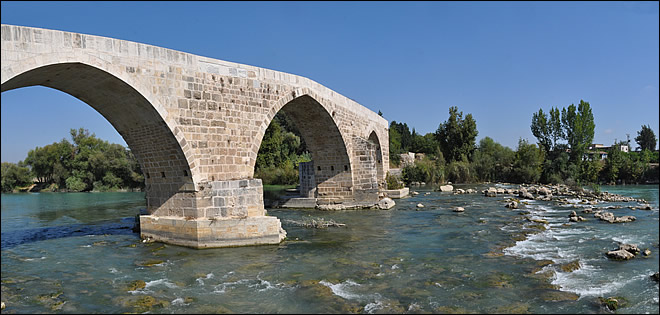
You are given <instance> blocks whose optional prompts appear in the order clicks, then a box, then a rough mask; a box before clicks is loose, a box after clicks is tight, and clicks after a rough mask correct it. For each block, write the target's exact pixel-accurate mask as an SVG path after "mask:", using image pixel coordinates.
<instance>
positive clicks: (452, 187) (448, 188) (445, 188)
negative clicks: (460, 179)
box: [440, 185, 454, 192]
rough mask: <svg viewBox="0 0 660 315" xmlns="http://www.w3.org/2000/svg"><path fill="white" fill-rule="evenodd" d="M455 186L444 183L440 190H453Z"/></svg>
mask: <svg viewBox="0 0 660 315" xmlns="http://www.w3.org/2000/svg"><path fill="white" fill-rule="evenodd" d="M453 190H454V186H452V185H442V186H440V191H442V192H445V191H453Z"/></svg>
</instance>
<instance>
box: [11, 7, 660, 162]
mask: <svg viewBox="0 0 660 315" xmlns="http://www.w3.org/2000/svg"><path fill="white" fill-rule="evenodd" d="M1 6H2V8H1V11H0V12H1V15H2V23H3V24H13V25H22V26H32V27H41V28H47V29H55V30H63V31H70V32H78V33H84V34H91V35H99V36H107V37H112V38H118V39H123V40H130V41H135V42H140V43H146V44H151V45H156V46H161V47H166V48H170V49H175V50H179V51H183V52H187V53H192V54H196V55H201V56H207V57H211V58H215V59H221V60H227V61H232V62H237V63H242V64H248V65H253V66H258V67H262V68H268V69H274V70H278V71H283V72H288V73H293V74H297V75H301V76H304V77H307V78H310V79H312V80H314V81H316V82H318V83H320V84H323V85H325V86H326V87H328V88H330V89H333V90H335V91H337V92H339V93H341V94H343V95H345V96H347V97H350V98H352V99H354V100H356V101H357V102H359V103H360V104H362V105H364V106H366V107H368V108H369V109H371V110H373V111H375V112H377V111H379V110H380V111H382V112H383V114H384V115H383V116H384V117H385V118H386V119H387V120H389V121H390V122H391V121H392V120H396V121H397V122H405V123H407V124H408V125H409V126H410V127H414V128H415V129H416V130H417V132H418V133H422V134H424V133H427V132H434V131H435V130H436V129H437V128H438V125H439V124H440V123H442V122H444V121H446V120H447V118H448V116H449V113H448V109H449V107H450V106H457V107H458V109H459V110H460V111H462V112H463V114H464V115H466V114H468V113H471V114H472V115H473V117H474V118H475V120H476V122H477V129H478V131H479V135H478V136H477V141H478V140H480V139H481V138H483V137H485V136H489V137H491V138H493V139H494V140H495V141H497V142H499V143H501V144H502V145H505V146H508V147H510V148H512V149H515V148H516V147H517V143H518V139H519V138H525V139H528V140H529V141H530V142H533V143H535V142H536V138H535V137H534V136H533V135H532V133H531V131H530V123H531V119H532V114H533V113H534V112H537V111H538V110H539V108H543V110H544V111H546V112H547V111H548V110H549V109H550V108H551V107H553V106H554V107H559V108H562V107H567V106H568V105H570V104H577V103H579V102H580V100H581V99H583V100H585V101H587V102H589V103H590V104H591V107H592V109H593V113H594V118H595V122H596V130H595V137H594V142H595V143H603V144H612V143H613V142H614V141H615V139H617V140H625V139H626V134H629V135H630V139H631V144H632V147H633V149H634V148H635V147H636V146H637V144H636V143H635V141H634V138H635V137H636V136H637V131H639V130H641V126H642V125H650V126H651V128H652V129H653V131H654V132H655V134H656V137H658V136H660V134H659V131H660V130H659V128H658V117H659V112H658V108H659V101H658V95H659V92H658V85H659V84H658V80H659V79H658V78H659V76H660V75H659V65H658V61H659V59H660V56H659V53H658V46H659V44H658V37H659V36H658V30H659V25H660V24H659V21H658V2H655V1H653V2H609V1H608V2H591V1H590V2H407V1H406V2H206V1H203V2H189V1H186V2H171V1H163V2H157V1H156V2H151V1H149V2H77V1H76V2H56V1H55V2H53V1H46V2H27V1H17V2H12V1H2V2H1ZM1 109H2V114H1V116H0V117H1V119H2V125H1V126H2V161H9V162H17V161H19V160H22V159H24V158H25V156H26V155H27V151H29V150H30V149H32V148H34V147H36V146H44V145H47V144H50V143H52V142H55V141H59V140H61V139H62V138H65V137H66V138H69V129H71V128H78V127H84V128H87V129H89V130H90V132H93V133H95V134H96V135H97V136H98V137H100V138H102V139H105V140H108V141H110V142H114V143H121V144H123V145H125V142H124V141H123V139H121V136H119V134H118V133H117V132H116V131H115V130H114V128H113V127H112V126H111V125H110V124H109V123H108V122H107V121H106V120H105V118H103V117H102V116H101V115H99V114H98V113H97V112H96V111H94V110H93V109H92V108H91V107H89V106H88V105H86V104H85V103H82V102H81V101H78V100H77V99H75V98H73V97H72V96H69V95H67V94H64V93H62V92H59V91H56V90H52V89H49V88H45V87H29V88H22V89H17V90H11V91H7V92H3V93H2V106H1Z"/></svg>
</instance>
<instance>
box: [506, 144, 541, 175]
mask: <svg viewBox="0 0 660 315" xmlns="http://www.w3.org/2000/svg"><path fill="white" fill-rule="evenodd" d="M543 159H544V156H543V150H542V149H539V148H537V147H536V145H534V144H529V143H528V142H527V140H524V139H520V140H518V149H517V150H516V157H515V161H514V162H513V168H512V170H511V179H512V181H514V182H517V183H536V182H538V180H539V178H540V177H541V171H542V166H543Z"/></svg>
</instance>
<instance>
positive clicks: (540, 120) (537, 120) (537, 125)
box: [530, 109, 553, 153]
mask: <svg viewBox="0 0 660 315" xmlns="http://www.w3.org/2000/svg"><path fill="white" fill-rule="evenodd" d="M530 128H531V129H532V134H533V135H534V137H536V139H538V141H539V146H540V147H541V148H543V150H544V151H545V152H546V153H548V152H550V150H552V139H553V134H552V131H551V129H550V128H551V127H550V123H549V122H548V116H547V115H546V114H545V113H544V112H543V109H539V111H538V112H537V113H534V115H533V116H532V125H531V126H530Z"/></svg>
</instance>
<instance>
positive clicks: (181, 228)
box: [140, 179, 286, 248]
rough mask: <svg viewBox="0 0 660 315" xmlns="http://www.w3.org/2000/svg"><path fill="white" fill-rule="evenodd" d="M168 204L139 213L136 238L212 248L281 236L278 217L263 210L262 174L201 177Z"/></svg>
mask: <svg viewBox="0 0 660 315" xmlns="http://www.w3.org/2000/svg"><path fill="white" fill-rule="evenodd" d="M168 204H169V205H172V206H174V207H176V209H166V208H165V207H161V208H159V209H155V210H154V211H153V212H151V214H149V215H142V216H140V237H141V238H143V239H145V238H150V239H152V240H154V241H159V242H164V243H169V244H175V245H181V246H187V247H193V248H213V247H232V246H246V245H261V244H279V243H280V242H281V241H282V240H284V238H285V237H286V231H284V229H282V225H281V222H280V220H279V219H278V218H276V217H271V216H267V215H266V210H265V209H264V203H263V186H262V183H261V179H242V180H227V181H214V182H210V183H206V184H204V185H200V190H199V191H197V192H194V193H180V194H177V195H175V196H172V197H171V200H170V202H167V203H165V205H168ZM182 213H183V214H185V215H181V214H182Z"/></svg>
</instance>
